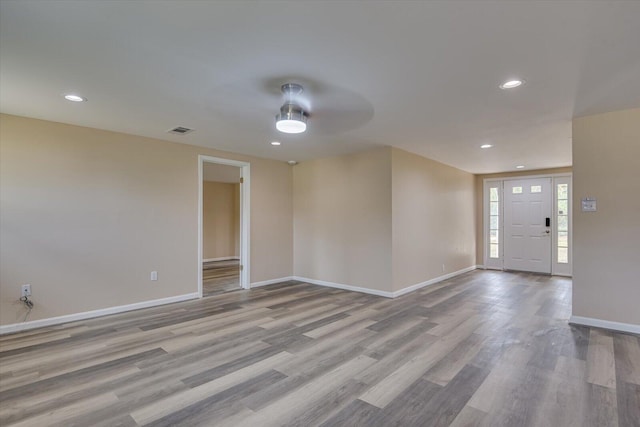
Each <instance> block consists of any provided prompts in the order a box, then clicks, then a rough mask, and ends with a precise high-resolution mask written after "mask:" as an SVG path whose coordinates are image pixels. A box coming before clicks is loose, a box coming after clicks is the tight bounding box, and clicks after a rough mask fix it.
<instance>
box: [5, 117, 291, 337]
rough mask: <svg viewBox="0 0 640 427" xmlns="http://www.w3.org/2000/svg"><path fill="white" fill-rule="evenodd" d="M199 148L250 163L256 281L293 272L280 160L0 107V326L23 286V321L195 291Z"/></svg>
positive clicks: (17, 313)
mask: <svg viewBox="0 0 640 427" xmlns="http://www.w3.org/2000/svg"><path fill="white" fill-rule="evenodd" d="M199 154H204V155H209V156H217V157H222V158H227V159H234V160H241V161H248V162H250V163H251V224H250V226H251V281H252V282H256V281H262V280H269V279H276V278H280V277H287V276H291V275H292V272H293V271H292V270H293V269H292V267H293V266H292V259H293V253H292V250H293V228H292V223H293V209H292V172H291V167H290V166H289V165H287V164H286V163H284V162H278V161H273V160H266V159H260V158H255V157H249V156H244V155H238V154H232V153H227V152H221V151H217V150H212V149H206V148H201V147H195V146H190V145H186V144H177V143H172V142H167V141H161V140H155V139H150V138H143V137H139V136H133V135H126V134H121V133H116V132H108V131H103V130H97V129H91V128H86V127H79V126H72V125H65V124H60V123H53V122H47V121H42V120H36V119H30V118H24V117H17V116H11V115H4V114H3V115H1V116H0V197H1V205H0V236H1V238H0V266H1V268H0V270H1V273H0V324H3V325H6V324H12V323H17V322H20V321H22V318H23V317H24V315H25V313H26V312H25V310H24V308H23V306H22V305H21V304H19V303H17V302H16V300H17V299H18V297H19V292H20V285H21V284H24V283H30V284H31V286H32V291H33V297H32V299H33V301H34V302H35V308H34V310H33V312H32V313H31V315H30V316H29V320H37V319H43V318H50V317H54V316H61V315H67V314H72V313H79V312H85V311H90V310H97V309H102V308H107V307H114V306H121V305H126V304H132V303H137V302H142V301H148V300H154V299H160V298H166V297H171V296H177V295H183V294H189V293H194V292H197V289H198V284H197V276H198V271H197V256H198V252H197V250H198V248H197V242H198V155H199ZM274 248H277V250H275V249H274ZM152 270H157V271H158V281H156V282H152V281H150V280H149V275H150V272H151V271H152Z"/></svg>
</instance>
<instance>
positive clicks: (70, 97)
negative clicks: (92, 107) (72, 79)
mask: <svg viewBox="0 0 640 427" xmlns="http://www.w3.org/2000/svg"><path fill="white" fill-rule="evenodd" d="M64 99H66V100H67V101H71V102H84V101H86V100H87V98H83V97H81V96H78V95H73V94H68V95H65V96H64Z"/></svg>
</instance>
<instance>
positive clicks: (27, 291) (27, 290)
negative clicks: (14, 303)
mask: <svg viewBox="0 0 640 427" xmlns="http://www.w3.org/2000/svg"><path fill="white" fill-rule="evenodd" d="M20 296H21V297H30V296H31V285H29V284H26V285H22V287H21V289H20Z"/></svg>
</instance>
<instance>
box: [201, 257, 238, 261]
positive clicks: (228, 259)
mask: <svg viewBox="0 0 640 427" xmlns="http://www.w3.org/2000/svg"><path fill="white" fill-rule="evenodd" d="M232 259H233V260H238V261H239V260H240V257H237V256H222V257H219V258H207V259H203V260H202V262H211V261H231V260H232Z"/></svg>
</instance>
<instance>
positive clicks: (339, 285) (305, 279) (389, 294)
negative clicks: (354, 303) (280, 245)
mask: <svg viewBox="0 0 640 427" xmlns="http://www.w3.org/2000/svg"><path fill="white" fill-rule="evenodd" d="M476 268H477V266H475V265H472V266H471V267H467V268H463V269H462V270H458V271H454V272H453V273H449V274H445V275H444V276H439V277H436V278H435V279H431V280H427V281H426V282H421V283H416V284H415V285H411V286H408V287H406V288H404V289H400V290H399V291H395V292H389V291H379V290H377V289H369V288H362V287H360V286H351V285H345V284H343V283H335V282H327V281H325V280H316V279H309V278H308V277H299V276H293V280H299V281H301V282H306V283H311V284H313V285H320V286H327V287H329V288H337V289H344V290H345V291H353V292H362V293H365V294H371V295H377V296H380V297H385V298H396V297H399V296H401V295H404V294H408V293H409V292H413V291H416V290H418V289H420V288H424V287H425V286H429V285H433V284H435V283H438V282H442V281H443V280H447V279H450V278H452V277H455V276H458V275H460V274H464V273H467V272H469V271H473V270H475V269H476Z"/></svg>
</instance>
